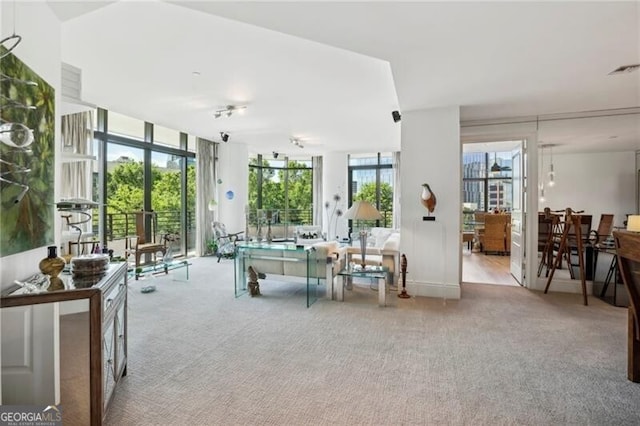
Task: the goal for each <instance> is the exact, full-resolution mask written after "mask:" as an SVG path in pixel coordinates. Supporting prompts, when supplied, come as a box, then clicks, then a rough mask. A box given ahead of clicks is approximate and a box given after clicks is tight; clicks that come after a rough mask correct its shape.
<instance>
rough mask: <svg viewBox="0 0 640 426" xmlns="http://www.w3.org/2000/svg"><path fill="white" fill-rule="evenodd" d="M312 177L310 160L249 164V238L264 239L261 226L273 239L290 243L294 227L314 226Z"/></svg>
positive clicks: (258, 160)
mask: <svg viewBox="0 0 640 426" xmlns="http://www.w3.org/2000/svg"><path fill="white" fill-rule="evenodd" d="M312 179H313V173H312V165H311V159H295V160H294V159H290V158H287V157H285V158H278V159H275V158H274V159H266V158H264V157H263V156H262V155H257V156H255V157H253V158H251V159H250V160H249V209H248V212H247V214H248V217H247V222H248V224H249V227H250V229H249V234H250V235H251V236H256V235H257V236H259V237H266V229H263V228H264V225H268V226H269V227H270V228H271V233H272V237H273V238H275V239H292V238H293V236H294V232H295V226H297V225H310V224H312V223H313V198H312V193H313V182H312Z"/></svg>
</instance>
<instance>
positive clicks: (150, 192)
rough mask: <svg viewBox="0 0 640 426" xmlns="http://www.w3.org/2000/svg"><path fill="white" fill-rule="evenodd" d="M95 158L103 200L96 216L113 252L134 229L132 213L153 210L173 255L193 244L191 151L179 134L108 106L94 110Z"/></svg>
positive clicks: (117, 250)
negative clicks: (99, 171) (99, 172)
mask: <svg viewBox="0 0 640 426" xmlns="http://www.w3.org/2000/svg"><path fill="white" fill-rule="evenodd" d="M94 137H95V139H96V147H97V152H98V153H99V155H98V159H99V162H100V163H101V165H102V170H103V172H102V174H103V179H101V180H99V181H98V185H97V186H98V188H97V193H98V194H99V197H98V198H100V199H103V200H105V202H104V209H103V210H102V212H101V215H100V219H101V220H100V223H101V225H100V227H101V230H102V235H103V241H104V244H106V245H109V246H110V247H111V248H113V249H114V251H115V252H116V253H121V250H123V247H121V246H123V245H124V240H125V237H126V236H127V235H132V234H135V233H136V228H135V212H139V211H141V210H144V211H153V212H155V213H156V214H157V229H156V231H157V235H156V238H157V236H159V235H166V234H170V235H171V239H170V240H169V241H168V244H170V245H171V247H172V251H173V255H174V256H178V255H184V254H187V253H188V252H189V251H190V250H191V249H193V248H194V247H195V235H194V231H195V220H194V217H195V166H194V164H195V163H194V157H195V154H194V153H193V152H190V150H189V149H188V140H189V138H188V136H187V135H186V134H184V133H181V132H178V131H175V130H172V129H167V128H164V127H161V126H154V125H153V124H151V123H147V122H144V121H142V120H137V119H133V118H131V117H127V116H124V115H121V114H118V113H114V112H111V111H106V110H102V109H99V110H98V120H97V123H96V131H95V132H94Z"/></svg>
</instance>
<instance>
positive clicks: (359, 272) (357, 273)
mask: <svg viewBox="0 0 640 426" xmlns="http://www.w3.org/2000/svg"><path fill="white" fill-rule="evenodd" d="M338 275H340V276H341V277H342V283H341V285H338V288H337V289H336V300H338V301H339V302H343V301H344V288H345V286H346V285H348V283H349V282H350V281H351V280H352V279H353V278H368V279H371V280H374V279H375V280H378V306H386V305H387V287H388V286H387V277H388V276H389V268H387V267H386V266H374V265H366V266H365V267H362V266H361V265H353V264H351V265H348V266H347V268H346V269H343V270H342V271H340V272H339V273H338ZM332 293H333V292H332Z"/></svg>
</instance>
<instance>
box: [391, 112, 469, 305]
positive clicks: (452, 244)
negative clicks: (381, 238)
mask: <svg viewBox="0 0 640 426" xmlns="http://www.w3.org/2000/svg"><path fill="white" fill-rule="evenodd" d="M401 144H402V150H401V152H402V175H401V210H402V212H401V214H402V217H401V221H400V223H401V235H402V238H401V244H400V250H401V252H402V253H404V254H406V256H407V263H408V268H407V269H408V273H407V288H408V292H409V294H411V295H414V296H432V297H446V298H455V299H458V298H460V284H459V283H460V272H459V263H460V243H459V240H460V236H459V234H460V191H461V182H462V179H461V174H460V173H461V166H460V152H461V148H460V111H459V108H458V107H447V108H438V109H429V110H419V111H409V112H404V113H403V114H402V142H401ZM423 183H428V184H429V185H430V186H431V189H432V190H433V192H434V193H435V195H436V198H437V206H436V209H435V211H434V213H433V215H434V216H435V217H436V220H435V221H433V222H432V221H423V220H422V217H423V216H426V215H427V210H426V209H425V208H424V207H423V206H422V204H421V202H420V194H421V192H422V184H423Z"/></svg>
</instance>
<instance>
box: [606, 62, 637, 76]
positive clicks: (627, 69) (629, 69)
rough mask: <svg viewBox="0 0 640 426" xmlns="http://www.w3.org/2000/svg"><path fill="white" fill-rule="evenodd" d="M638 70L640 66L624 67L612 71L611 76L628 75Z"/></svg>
mask: <svg viewBox="0 0 640 426" xmlns="http://www.w3.org/2000/svg"><path fill="white" fill-rule="evenodd" d="M638 68H640V64H632V65H622V66H620V67H618V68H616V69H615V70H613V71H611V72H610V73H609V75H615V74H626V73H630V72H634V71H635V70H637V69H638Z"/></svg>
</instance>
